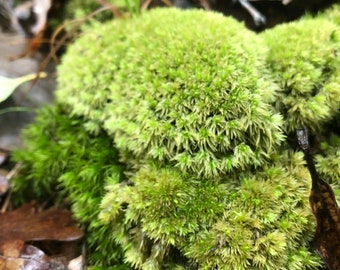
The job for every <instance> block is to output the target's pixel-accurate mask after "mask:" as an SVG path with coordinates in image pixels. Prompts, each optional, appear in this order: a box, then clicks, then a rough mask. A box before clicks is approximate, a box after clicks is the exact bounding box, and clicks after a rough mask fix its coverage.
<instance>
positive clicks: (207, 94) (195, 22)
mask: <svg viewBox="0 0 340 270" xmlns="http://www.w3.org/2000/svg"><path fill="white" fill-rule="evenodd" d="M159 22H162V23H159ZM206 25H209V27H206ZM132 29H138V31H134V32H133V34H131V31H132ZM107 33H115V34H114V35H108V34H107ZM202 37H204V38H202ZM93 43H96V46H87V44H93ZM262 45H263V44H262V43H261V41H260V40H259V39H258V38H257V36H256V35H255V34H254V33H252V32H250V31H247V30H246V29H245V28H244V26H243V25H242V24H240V23H238V22H236V21H235V20H233V19H231V18H226V17H224V16H223V15H221V14H217V13H216V14H215V13H212V12H204V11H201V10H197V11H180V10H176V9H155V10H152V11H150V12H147V13H145V14H143V15H142V16H140V17H136V18H134V19H130V20H119V21H116V22H114V23H110V24H105V25H102V26H100V27H97V28H94V29H92V31H91V32H90V33H88V34H87V35H85V36H83V37H81V38H80V39H78V40H77V42H76V44H74V45H73V46H71V47H70V48H69V51H68V53H67V55H66V56H65V57H64V59H63V65H61V66H60V67H59V85H60V86H59V88H60V89H61V91H58V92H57V97H58V99H59V100H60V101H62V102H63V103H65V104H67V105H68V106H69V107H70V109H71V110H72V114H74V115H78V116H84V117H85V118H87V119H88V120H89V122H88V124H87V128H88V129H89V130H90V131H91V132H96V130H97V128H98V127H102V126H104V128H105V130H106V131H107V132H108V133H109V134H110V135H112V136H113V138H114V141H115V143H116V144H117V148H118V149H119V150H120V152H121V153H122V156H123V157H126V156H128V157H131V156H132V157H133V158H134V159H135V160H136V159H137V160H141V159H147V160H156V161H158V162H161V163H164V164H171V166H174V167H177V168H179V169H181V170H182V171H185V172H188V173H194V174H195V175H198V176H203V177H208V178H212V177H215V176H218V175H220V174H224V173H226V172H229V171H231V170H232V169H234V168H238V169H245V168H247V167H249V166H252V165H254V166H259V165H261V164H263V163H264V162H265V160H266V158H267V157H268V155H269V154H270V153H271V152H272V151H273V150H274V149H275V148H276V147H277V145H279V144H280V143H281V141H282V140H283V135H282V133H281V131H280V126H281V124H282V120H281V117H280V116H279V115H277V114H273V113H272V111H271V107H270V106H269V105H268V104H267V102H266V101H267V100H269V99H271V98H272V96H273V95H274V93H273V89H274V88H275V85H274V84H271V83H267V82H266V81H267V80H268V81H269V82H270V80H269V78H268V77H267V76H266V71H265V70H264V65H263V63H262V59H263V58H264V51H265V50H264V49H262V48H263V46H262ZM89 59H90V60H89ZM91 74H100V76H93V75H91ZM80 93H81V94H80ZM125 161H128V159H127V158H126V160H125ZM135 162H136V161H133V163H135Z"/></svg>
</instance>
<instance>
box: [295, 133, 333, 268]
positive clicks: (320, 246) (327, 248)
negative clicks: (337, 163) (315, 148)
mask: <svg viewBox="0 0 340 270" xmlns="http://www.w3.org/2000/svg"><path fill="white" fill-rule="evenodd" d="M297 135H298V142H299V145H300V147H301V149H302V151H303V152H304V154H305V159H306V161H307V166H308V169H309V171H310V174H311V177H312V190H311V193H310V196H309V202H310V205H311V208H312V211H313V214H314V216H315V218H316V222H317V225H316V232H315V236H314V245H315V248H316V249H317V251H318V252H319V254H320V256H321V257H322V259H323V260H324V261H325V263H326V264H327V266H328V268H329V270H339V269H340V210H339V207H338V204H337V201H336V199H335V196H334V192H333V190H332V188H331V187H330V185H328V184H327V183H326V182H325V181H324V180H322V179H321V178H320V177H319V174H318V173H317V171H316V168H315V165H314V161H313V157H312V155H311V153H310V147H309V142H308V134H307V130H305V129H301V130H298V131H297Z"/></svg>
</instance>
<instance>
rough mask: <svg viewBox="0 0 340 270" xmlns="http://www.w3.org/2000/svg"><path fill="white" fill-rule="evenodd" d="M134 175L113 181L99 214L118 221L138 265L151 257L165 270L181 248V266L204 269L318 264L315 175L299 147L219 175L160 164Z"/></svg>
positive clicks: (128, 256) (117, 232)
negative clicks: (255, 167) (271, 161)
mask: <svg viewBox="0 0 340 270" xmlns="http://www.w3.org/2000/svg"><path fill="white" fill-rule="evenodd" d="M230 178H231V179H230ZM131 181H132V183H131V185H129V186H127V185H122V184H113V185H108V189H107V190H108V193H107V195H106V196H105V198H104V200H103V202H102V207H103V211H102V212H101V215H100V217H101V219H102V220H103V221H104V222H106V223H111V224H112V226H113V235H114V236H113V237H115V238H116V239H117V241H118V242H119V243H120V244H121V245H122V247H123V249H124V250H125V260H126V261H128V262H129V263H130V264H131V265H133V266H136V267H137V268H138V269H149V268H147V267H146V265H148V264H150V263H152V264H153V265H157V267H155V268H151V269H162V267H163V266H166V265H167V264H168V263H169V260H170V258H172V257H171V256H172V255H173V253H174V251H175V250H177V251H178V250H180V251H182V256H183V255H184V257H183V258H182V261H176V263H177V264H179V265H182V266H183V267H189V266H188V265H190V262H195V263H197V266H198V267H199V269H259V270H260V269H274V268H277V269H305V268H306V269H307V268H308V269H317V267H318V266H319V265H320V260H319V259H318V258H317V257H316V256H315V255H313V253H312V252H311V251H310V250H309V245H310V243H309V241H310V240H311V238H312V236H313V228H314V225H313V217H312V214H311V212H310V209H309V206H308V196H309V188H310V187H309V183H310V177H309V172H308V171H307V170H306V169H305V168H304V161H303V157H302V155H301V154H299V153H298V154H296V153H295V154H294V153H285V154H283V155H281V156H279V157H278V158H277V162H275V165H272V166H269V167H266V168H265V169H264V170H263V171H262V170H261V171H258V172H257V173H253V172H244V173H243V174H241V175H234V176H231V175H229V178H228V179H222V180H221V181H206V180H203V179H199V180H197V179H194V178H191V179H190V178H186V177H183V176H182V175H181V174H180V173H179V172H178V171H176V170H173V169H166V168H164V169H160V168H156V167H154V166H147V167H145V168H142V169H140V171H139V172H137V173H136V174H135V176H134V177H132V178H131ZM154 249H156V250H157V252H152V250H154ZM174 261H175V260H174ZM188 263H189V264H188ZM191 266H193V264H191ZM167 269H168V268H167ZM169 269H171V268H169ZM186 269H187V268H186ZM188 269H190V268H188Z"/></svg>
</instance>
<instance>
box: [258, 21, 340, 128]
mask: <svg viewBox="0 0 340 270" xmlns="http://www.w3.org/2000/svg"><path fill="white" fill-rule="evenodd" d="M262 37H263V38H264V40H265V41H266V43H267V45H268V47H269V48H270V51H269V53H268V55H267V62H268V65H269V67H270V69H271V70H272V72H273V74H274V76H275V77H276V80H277V82H278V83H279V84H280V90H279V91H278V95H279V96H278V98H277V99H276V104H275V105H276V107H277V109H278V111H280V112H281V113H282V114H283V116H284V119H285V128H286V131H287V132H294V131H295V130H296V129H297V128H301V127H307V128H309V129H310V130H311V131H313V132H315V131H318V132H320V130H322V128H323V126H324V125H325V123H327V122H330V121H332V119H333V118H334V117H335V115H336V113H337V111H338V110H339V106H340V57H338V53H337V52H338V51H339V50H340V29H339V26H337V25H336V24H333V23H332V22H330V21H329V20H326V19H324V18H304V19H302V20H300V21H296V22H292V23H289V24H282V25H279V26H277V27H275V28H273V29H271V30H268V31H265V32H264V33H263V34H262Z"/></svg>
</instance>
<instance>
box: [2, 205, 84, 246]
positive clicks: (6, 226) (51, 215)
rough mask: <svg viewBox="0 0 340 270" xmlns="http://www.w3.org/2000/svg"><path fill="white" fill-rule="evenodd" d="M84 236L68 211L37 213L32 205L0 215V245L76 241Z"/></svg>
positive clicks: (52, 210) (57, 210)
mask: <svg viewBox="0 0 340 270" xmlns="http://www.w3.org/2000/svg"><path fill="white" fill-rule="evenodd" d="M83 235H84V233H83V231H82V230H80V229H79V228H78V227H77V226H75V224H74V221H73V220H72V213H71V212H70V211H67V210H61V209H49V210H47V211H44V212H38V213H37V211H36V209H35V206H34V204H32V203H31V204H26V205H23V206H22V207H20V208H18V209H16V210H14V211H11V212H6V213H4V214H2V215H0V245H1V244H2V243H4V242H6V241H8V240H15V239H18V240H22V241H39V240H56V241H74V240H78V239H80V238H81V237H83Z"/></svg>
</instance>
